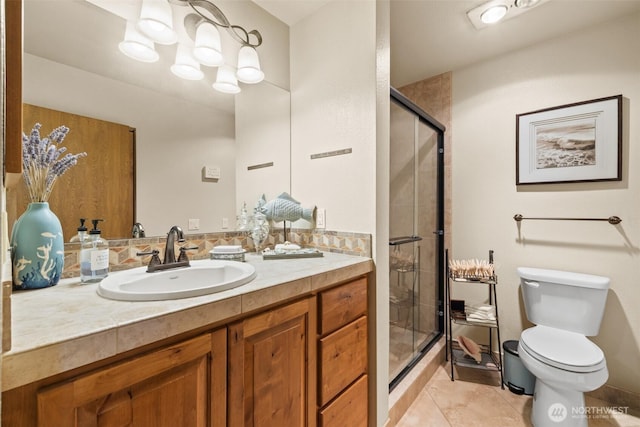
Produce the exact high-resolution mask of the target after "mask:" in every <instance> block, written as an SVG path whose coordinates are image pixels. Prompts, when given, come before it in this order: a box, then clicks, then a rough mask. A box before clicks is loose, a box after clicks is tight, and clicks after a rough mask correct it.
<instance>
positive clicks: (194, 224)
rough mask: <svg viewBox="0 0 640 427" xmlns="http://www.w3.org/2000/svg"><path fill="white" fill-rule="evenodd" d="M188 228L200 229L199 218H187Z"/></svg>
mask: <svg viewBox="0 0 640 427" xmlns="http://www.w3.org/2000/svg"><path fill="white" fill-rule="evenodd" d="M189 230H200V220H199V219H197V218H189Z"/></svg>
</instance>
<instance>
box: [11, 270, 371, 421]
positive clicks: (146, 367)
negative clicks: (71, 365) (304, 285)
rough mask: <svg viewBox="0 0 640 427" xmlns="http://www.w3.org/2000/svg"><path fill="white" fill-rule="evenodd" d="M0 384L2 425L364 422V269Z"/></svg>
mask: <svg viewBox="0 0 640 427" xmlns="http://www.w3.org/2000/svg"><path fill="white" fill-rule="evenodd" d="M142 351H143V350H141V351H140V353H138V354H135V355H131V356H122V357H121V358H119V359H117V360H116V361H114V362H113V363H111V364H105V362H96V364H95V365H94V366H87V367H85V368H78V369H77V370H76V371H75V372H73V373H61V374H59V375H58V376H56V377H52V378H45V379H43V380H40V381H37V382H35V383H31V384H27V385H24V386H21V387H18V388H15V389H12V390H8V391H5V392H4V393H3V400H2V404H3V408H2V409H3V412H2V425H3V426H4V425H7V426H11V427H35V426H38V427H85V426H87V427H88V426H92V427H227V426H228V427H244V426H246V427H255V426H259V427H316V426H319V427H347V426H348V427H366V426H367V414H368V384H367V382H368V377H367V364H368V357H367V279H366V278H365V277H362V278H359V279H357V280H353V281H350V282H347V283H345V284H340V285H338V286H335V287H332V288H329V289H327V290H324V291H319V292H318V293H317V294H314V295H307V296H304V297H302V298H301V299H299V300H295V301H293V302H288V303H285V304H282V305H276V306H273V307H270V308H267V309H265V310H264V311H261V312H257V313H256V314H251V315H249V316H247V317H244V318H240V319H238V320H235V321H233V323H229V324H227V325H225V326H224V327H221V328H219V329H217V330H214V331H213V332H207V333H202V334H201V335H197V336H196V337H195V338H188V339H187V338H183V339H182V340H181V339H180V338H179V337H176V338H175V341H171V342H167V343H166V344H164V345H163V346H160V345H159V346H158V347H156V348H155V349H151V347H149V349H148V350H144V352H142Z"/></svg>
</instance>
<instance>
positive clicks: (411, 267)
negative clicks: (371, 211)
mask: <svg viewBox="0 0 640 427" xmlns="http://www.w3.org/2000/svg"><path fill="white" fill-rule="evenodd" d="M391 99H392V102H391V138H390V140H391V142H390V144H391V147H390V183H389V190H390V191H389V195H390V196H389V236H390V239H389V320H390V325H389V378H390V387H393V386H394V385H395V384H397V382H399V381H400V380H401V379H402V377H403V376H404V374H406V373H407V372H408V371H409V370H410V369H411V367H412V366H413V365H414V364H415V363H416V362H417V361H418V360H419V359H420V357H421V356H422V355H423V354H424V353H425V352H426V351H427V350H428V348H429V347H430V345H431V344H432V343H434V342H435V340H437V338H439V337H440V335H442V330H443V318H442V315H441V311H442V302H443V247H444V239H443V237H444V236H443V234H444V230H443V222H444V213H443V212H444V210H443V195H444V173H443V158H444V150H443V142H444V127H443V126H442V125H440V124H439V123H438V122H437V121H435V120H434V119H432V118H431V117H430V116H428V115H427V114H426V113H424V112H423V111H422V110H420V109H419V108H418V107H417V106H415V105H414V104H413V103H411V102H410V101H408V100H407V99H406V98H404V97H403V96H402V95H401V94H399V93H398V92H397V91H395V90H392V96H391Z"/></svg>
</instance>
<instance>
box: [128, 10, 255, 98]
mask: <svg viewBox="0 0 640 427" xmlns="http://www.w3.org/2000/svg"><path fill="white" fill-rule="evenodd" d="M138 1H139V0H138ZM173 5H175V6H178V7H180V6H182V7H189V8H190V11H189V12H188V13H186V15H185V14H184V13H183V14H180V16H184V21H183V23H182V24H183V26H184V28H174V25H173V24H174V22H173V17H174V13H173V10H172V8H173ZM194 12H195V13H194ZM139 16H140V17H139V19H138V21H137V23H136V25H135V26H134V25H133V24H130V23H127V30H126V31H125V39H124V41H122V42H121V43H120V44H119V48H120V50H121V51H122V52H123V53H124V54H125V55H127V56H129V57H130V58H133V59H136V60H138V61H143V62H154V61H157V60H158V57H159V56H158V53H157V52H156V51H155V47H154V42H155V43H160V44H167V45H171V44H175V43H176V42H178V46H177V49H176V57H175V58H176V59H175V63H174V64H173V65H172V66H171V71H172V72H173V73H174V74H175V75H177V76H179V77H181V78H183V79H187V80H200V79H202V78H204V72H203V71H202V70H201V69H200V66H201V65H205V66H208V67H220V68H219V69H218V74H217V79H216V82H215V83H214V84H213V86H214V88H215V89H216V90H219V91H221V92H225V93H238V92H240V86H238V80H239V81H241V82H243V83H258V82H261V81H262V80H263V79H264V72H263V71H262V69H261V67H260V59H259V57H258V52H257V51H256V48H257V47H258V46H260V45H261V44H262V35H261V34H260V32H258V30H251V31H247V30H245V29H244V28H243V27H241V26H239V25H232V24H231V23H230V22H229V20H228V19H227V17H226V16H225V15H224V13H222V11H221V10H220V9H219V8H218V7H217V6H216V5H214V4H213V3H212V2H211V1H209V0H142V6H141V8H140V15H139ZM176 16H177V15H176ZM177 25H178V24H176V26H177ZM221 28H223V29H225V30H227V32H228V33H229V34H230V36H231V37H232V38H233V39H234V40H235V41H237V42H238V43H239V44H240V45H241V47H240V50H239V52H238V62H237V64H238V69H237V72H236V70H234V69H233V68H231V67H228V66H223V64H225V62H226V61H225V58H224V55H223V51H222V43H221V41H220V32H219V29H221ZM178 39H180V40H178Z"/></svg>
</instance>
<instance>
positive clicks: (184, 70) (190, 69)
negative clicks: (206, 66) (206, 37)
mask: <svg viewBox="0 0 640 427" xmlns="http://www.w3.org/2000/svg"><path fill="white" fill-rule="evenodd" d="M171 72H172V73H173V74H175V75H176V76H178V77H180V78H183V79H185V80H201V79H202V78H203V77H204V73H203V72H202V71H201V70H200V63H199V62H198V61H196V60H195V58H194V57H193V56H191V49H190V48H189V47H187V46H185V45H182V44H179V45H178V49H177V50H176V62H175V63H174V64H173V65H172V66H171Z"/></svg>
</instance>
